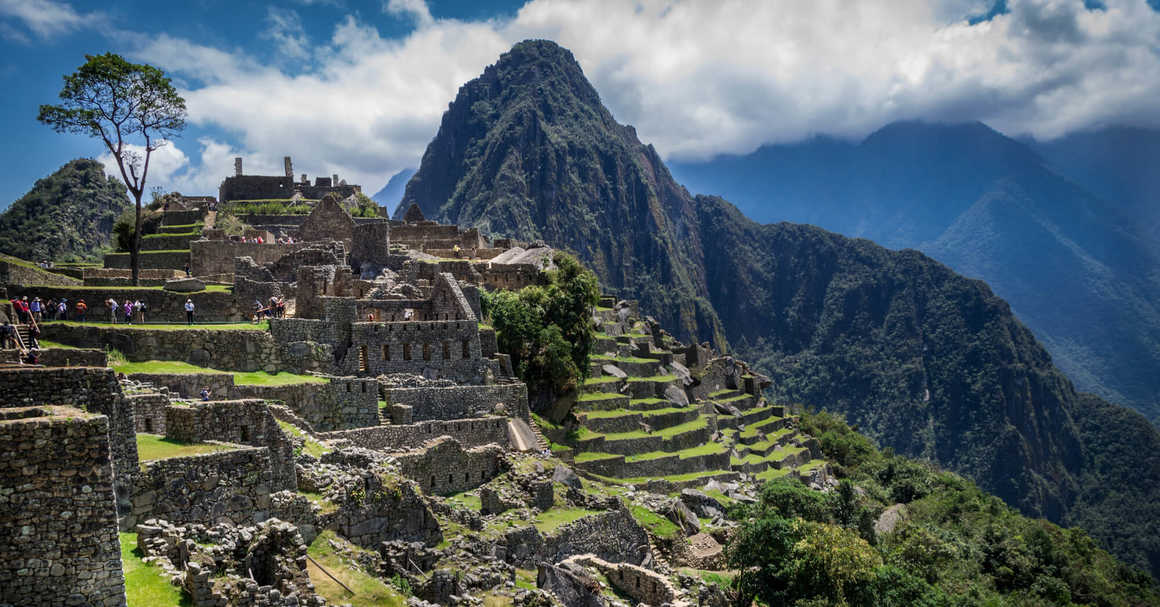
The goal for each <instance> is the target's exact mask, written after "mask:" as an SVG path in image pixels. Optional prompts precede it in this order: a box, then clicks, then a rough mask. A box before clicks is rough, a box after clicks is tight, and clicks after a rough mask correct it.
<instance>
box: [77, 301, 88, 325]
mask: <svg viewBox="0 0 1160 607" xmlns="http://www.w3.org/2000/svg"><path fill="white" fill-rule="evenodd" d="M88 311H89V305H88V304H86V303H85V300H83V299H78V300H77V320H79V321H81V322H85V314H87V313H88Z"/></svg>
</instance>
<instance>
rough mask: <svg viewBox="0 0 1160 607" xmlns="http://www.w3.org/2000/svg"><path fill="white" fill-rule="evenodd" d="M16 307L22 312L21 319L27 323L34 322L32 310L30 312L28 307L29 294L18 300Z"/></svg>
mask: <svg viewBox="0 0 1160 607" xmlns="http://www.w3.org/2000/svg"><path fill="white" fill-rule="evenodd" d="M16 307H17V312H18V313H19V314H20V320H22V321H24V323H25V324H28V323H30V322H32V312H30V311H29V308H28V296H27V295H25V296H24V297H22V298H20V299H18V300H16Z"/></svg>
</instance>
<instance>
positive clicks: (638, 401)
mask: <svg viewBox="0 0 1160 607" xmlns="http://www.w3.org/2000/svg"><path fill="white" fill-rule="evenodd" d="M667 402H669V401H668V400H666V399H663V398H656V397H655V396H654V397H649V398H634V399H632V400H630V401H628V404H629V405H655V404H657V403H667Z"/></svg>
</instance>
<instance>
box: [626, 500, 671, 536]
mask: <svg viewBox="0 0 1160 607" xmlns="http://www.w3.org/2000/svg"><path fill="white" fill-rule="evenodd" d="M628 511H629V512H631V513H632V518H634V519H636V522H637V523H640V525H641V526H642V527H644V528H645V529H648V530H649V531H651V532H652V534H653V535H655V536H657V537H661V538H666V539H667V538H671V537H674V536H676V535H677V534H679V533H680V532H681V528H680V527H677V525H676V524H675V523H673V522H672V521H670V520H669V519H667V518H665V517H663V516H661V515H659V514H657V513H655V512H653V511H652V510H649V509H648V508H645V507H644V506H637V505H636V504H633V505H631V506H629V507H628Z"/></svg>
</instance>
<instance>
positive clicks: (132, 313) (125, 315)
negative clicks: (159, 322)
mask: <svg viewBox="0 0 1160 607" xmlns="http://www.w3.org/2000/svg"><path fill="white" fill-rule="evenodd" d="M145 307H146V306H145V304H144V303H143V302H142V301H141V300H140V299H136V300H133V301H129V300H128V299H126V300H125V301H124V302H122V303H120V304H118V303H117V300H115V299H113V298H112V297H110V298H108V299H106V300H105V308H107V309H108V311H109V322H110V323H112V324H114V325H115V324H117V319H118V318H119V319H121V322H124V323H125V324H127V325H131V324H133V323H134V322H137V323H144V322H145Z"/></svg>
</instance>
